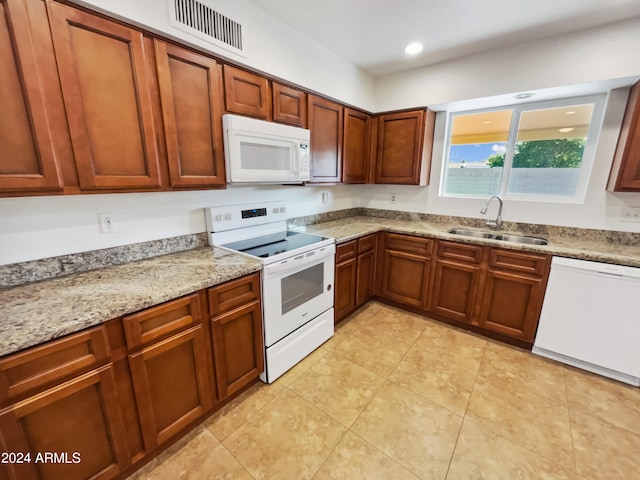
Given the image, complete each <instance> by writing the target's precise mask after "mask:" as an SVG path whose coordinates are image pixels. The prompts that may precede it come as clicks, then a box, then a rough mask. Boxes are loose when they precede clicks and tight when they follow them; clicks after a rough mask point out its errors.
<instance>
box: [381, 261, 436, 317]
mask: <svg viewBox="0 0 640 480" xmlns="http://www.w3.org/2000/svg"><path fill="white" fill-rule="evenodd" d="M430 272H431V260H430V259H428V258H425V257H422V256H419V255H414V254H411V253H406V252H398V251H395V250H388V249H387V250H385V252H384V264H383V266H382V291H381V294H382V296H383V297H384V298H387V299H389V300H394V301H396V302H400V303H404V304H406V305H410V306H414V307H420V308H425V307H426V305H427V299H428V293H429V274H430Z"/></svg>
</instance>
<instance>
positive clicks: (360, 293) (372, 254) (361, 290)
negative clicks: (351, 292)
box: [356, 250, 376, 307]
mask: <svg viewBox="0 0 640 480" xmlns="http://www.w3.org/2000/svg"><path fill="white" fill-rule="evenodd" d="M375 258H376V251H375V250H369V251H368V252H365V253H361V254H360V255H358V278H357V281H356V286H357V287H356V306H357V307H359V306H361V305H364V304H365V303H366V302H367V301H368V300H369V299H370V298H371V297H372V296H373V286H374V280H375V278H374V270H375Z"/></svg>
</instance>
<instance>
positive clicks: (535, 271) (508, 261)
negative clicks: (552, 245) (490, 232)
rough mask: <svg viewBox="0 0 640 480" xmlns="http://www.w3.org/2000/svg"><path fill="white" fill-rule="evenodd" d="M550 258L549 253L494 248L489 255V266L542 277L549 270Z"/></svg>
mask: <svg viewBox="0 0 640 480" xmlns="http://www.w3.org/2000/svg"><path fill="white" fill-rule="evenodd" d="M550 260H551V259H550V257H549V255H538V254H535V253H524V252H514V251H513V250H500V249H497V248H494V249H492V250H491V256H490V257H489V266H490V267H492V268H501V269H506V270H514V271H516V272H522V273H529V274H531V275H536V276H539V277H542V276H544V275H545V274H546V272H548V271H549V262H550Z"/></svg>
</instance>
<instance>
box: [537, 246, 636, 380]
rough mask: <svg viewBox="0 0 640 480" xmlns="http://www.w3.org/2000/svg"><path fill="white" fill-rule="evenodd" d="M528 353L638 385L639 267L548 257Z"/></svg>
mask: <svg viewBox="0 0 640 480" xmlns="http://www.w3.org/2000/svg"><path fill="white" fill-rule="evenodd" d="M533 353H536V354H538V355H542V356H545V357H548V358H552V359H554V360H558V361H560V362H563V363H567V364H569V365H573V366H575V367H578V368H582V369H584V370H588V371H591V372H594V373H598V374H600V375H605V376H607V377H610V378H614V379H616V380H620V381H622V382H626V383H630V384H632V385H635V386H640V268H635V267H625V266H620V265H610V264H608V263H598V262H590V261H586V260H574V259H569V258H561V257H553V260H552V262H551V273H550V274H549V283H548V284H547V291H546V294H545V297H544V303H543V306H542V312H541V314H540V323H539V325H538V332H537V334H536V339H535V342H534V346H533Z"/></svg>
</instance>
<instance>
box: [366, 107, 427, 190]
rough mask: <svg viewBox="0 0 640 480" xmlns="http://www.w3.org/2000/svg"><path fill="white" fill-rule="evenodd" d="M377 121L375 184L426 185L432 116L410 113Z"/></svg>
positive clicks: (384, 117)
mask: <svg viewBox="0 0 640 480" xmlns="http://www.w3.org/2000/svg"><path fill="white" fill-rule="evenodd" d="M377 122H378V131H377V154H376V161H375V182H374V183H382V184H384V183H387V184H397V185H426V184H428V176H429V169H430V161H431V149H432V144H433V131H434V125H435V113H434V112H432V111H430V110H412V111H408V112H397V113H389V114H382V115H378V116H377Z"/></svg>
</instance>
